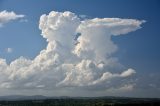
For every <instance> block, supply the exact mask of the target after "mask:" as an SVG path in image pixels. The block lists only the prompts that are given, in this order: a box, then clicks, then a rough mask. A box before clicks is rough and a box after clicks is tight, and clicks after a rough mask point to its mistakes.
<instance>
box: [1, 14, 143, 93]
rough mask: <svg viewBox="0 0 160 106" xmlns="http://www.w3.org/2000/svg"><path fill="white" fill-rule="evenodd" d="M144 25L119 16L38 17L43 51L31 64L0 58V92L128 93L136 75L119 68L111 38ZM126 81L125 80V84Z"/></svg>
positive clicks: (67, 15)
mask: <svg viewBox="0 0 160 106" xmlns="http://www.w3.org/2000/svg"><path fill="white" fill-rule="evenodd" d="M143 22H144V21H139V20H135V19H120V18H103V19H100V18H95V19H85V20H81V19H80V18H79V17H78V16H77V15H75V14H74V13H72V12H68V11H67V12H63V13H62V12H55V11H52V12H50V13H49V15H42V16H41V17H40V21H39V28H40V30H41V31H42V36H43V37H44V38H45V39H46V40H47V43H48V45H47V47H46V48H45V49H44V50H42V51H41V52H40V53H39V55H38V56H36V57H35V58H34V59H33V60H29V59H26V58H25V57H20V58H18V59H16V60H15V61H12V62H11V63H10V64H9V65H8V64H7V63H6V61H5V59H0V88H1V89H2V88H7V89H15V88H18V89H28V90H29V89H31V88H32V89H42V90H43V89H44V90H45V89H47V90H54V89H63V88H72V89H76V88H78V89H84V90H85V89H86V90H87V89H91V90H96V89H103V90H106V89H111V88H112V89H125V90H126V89H129V90H131V89H133V87H134V84H132V82H130V81H129V80H128V79H131V78H132V76H133V75H134V74H135V73H136V71H135V70H134V69H132V68H130V67H128V69H127V68H124V67H121V64H120V63H119V62H118V61H117V58H116V57H113V56H112V54H113V53H115V52H116V50H117V48H118V47H117V46H116V44H114V42H113V41H112V39H111V37H112V36H120V35H123V34H127V33H129V32H132V31H135V30H137V29H140V28H141V26H140V25H141V24H142V23H143ZM126 79H127V80H126Z"/></svg>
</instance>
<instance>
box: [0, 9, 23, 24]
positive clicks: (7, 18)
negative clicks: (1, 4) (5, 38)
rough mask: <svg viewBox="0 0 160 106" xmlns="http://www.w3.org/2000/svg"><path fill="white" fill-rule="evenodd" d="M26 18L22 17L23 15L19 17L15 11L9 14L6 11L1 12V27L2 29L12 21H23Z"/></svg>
mask: <svg viewBox="0 0 160 106" xmlns="http://www.w3.org/2000/svg"><path fill="white" fill-rule="evenodd" d="M24 17H25V15H21V14H20V15H19V14H16V13H15V12H13V11H11V12H8V11H6V10H4V11H1V12H0V27H2V26H3V25H4V24H6V23H8V22H10V21H13V20H17V19H22V18H24Z"/></svg>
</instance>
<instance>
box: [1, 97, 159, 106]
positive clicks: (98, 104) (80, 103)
mask: <svg viewBox="0 0 160 106" xmlns="http://www.w3.org/2000/svg"><path fill="white" fill-rule="evenodd" d="M0 106H160V99H147V98H124V97H93V98H89V97H75V98H71V97H50V98H47V97H43V96H42V97H24V98H22V97H21V98H20V97H15V98H13V97H12V98H8V99H7V98H0Z"/></svg>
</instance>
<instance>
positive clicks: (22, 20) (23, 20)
mask: <svg viewBox="0 0 160 106" xmlns="http://www.w3.org/2000/svg"><path fill="white" fill-rule="evenodd" d="M19 22H28V20H27V19H21V20H19Z"/></svg>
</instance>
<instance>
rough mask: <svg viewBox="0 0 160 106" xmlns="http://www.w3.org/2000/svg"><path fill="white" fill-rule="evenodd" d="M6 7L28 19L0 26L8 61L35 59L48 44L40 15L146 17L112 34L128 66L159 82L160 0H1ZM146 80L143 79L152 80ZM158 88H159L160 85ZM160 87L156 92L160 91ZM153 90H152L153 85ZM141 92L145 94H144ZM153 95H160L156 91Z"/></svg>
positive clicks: (1, 54)
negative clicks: (133, 28)
mask: <svg viewBox="0 0 160 106" xmlns="http://www.w3.org/2000/svg"><path fill="white" fill-rule="evenodd" d="M4 10H7V11H14V12H15V13H16V14H23V15H25V17H24V19H23V20H27V21H26V22H21V21H11V22H9V23H7V24H5V25H3V27H1V28H0V58H4V59H6V61H7V63H8V64H9V63H10V62H12V61H13V60H15V59H17V58H19V57H20V56H24V57H26V58H28V59H34V58H35V57H36V56H37V55H38V54H39V52H40V51H41V50H42V49H44V48H45V47H46V46H47V42H46V39H44V38H43V37H42V36H40V35H41V30H40V29H39V28H38V26H39V19H40V16H41V15H42V14H49V13H50V12H51V11H58V12H64V11H71V12H73V13H75V14H76V15H86V16H87V17H89V18H91V19H92V18H96V17H99V18H122V19H126V18H131V19H138V20H146V23H144V24H143V25H142V28H141V29H140V30H137V31H135V32H131V33H128V34H126V35H124V36H116V37H115V36H113V37H112V40H113V41H114V43H115V44H117V45H118V51H117V52H116V53H114V54H113V55H114V56H115V57H117V58H118V60H119V61H120V63H121V64H123V65H124V66H125V67H134V69H135V70H136V72H137V76H138V77H144V79H145V78H146V76H152V75H155V79H153V80H152V81H151V82H152V83H155V84H157V85H156V86H158V84H159V83H158V80H159V79H158V76H159V75H160V72H159V71H160V68H159V66H160V55H159V54H160V47H159V45H160V42H159V39H160V36H159V34H160V30H159V24H160V20H159V19H160V14H159V10H160V1H159V0H123V1H120V0H101V1H98V0H87V1H81V0H76V1H75V0H68V1H65V0H39V1H33V0H0V11H4ZM7 48H12V51H11V53H7V51H6V49H7ZM146 79H147V78H146ZM146 79H145V80H143V81H146V83H150V81H148V80H146ZM143 81H142V82H143ZM138 83H139V82H138ZM157 89H158V90H159V89H160V88H159V86H158V87H157ZM158 90H157V92H160V90H159V91H158ZM150 91H153V89H152V88H150ZM142 95H143V96H145V95H144V93H143V94H142ZM133 96H136V95H133ZM151 96H153V97H154V96H156V97H157V95H156V94H155V95H154V94H153V95H151Z"/></svg>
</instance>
